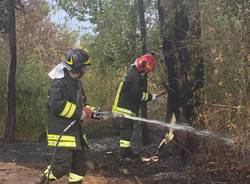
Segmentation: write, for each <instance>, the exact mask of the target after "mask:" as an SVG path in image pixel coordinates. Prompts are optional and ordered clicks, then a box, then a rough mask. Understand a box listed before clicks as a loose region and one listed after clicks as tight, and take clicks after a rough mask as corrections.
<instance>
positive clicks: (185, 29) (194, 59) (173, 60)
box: [158, 0, 204, 154]
mask: <svg viewBox="0 0 250 184" xmlns="http://www.w3.org/2000/svg"><path fill="white" fill-rule="evenodd" d="M158 11H159V19H160V27H161V35H162V45H163V54H164V60H165V64H166V67H167V76H168V83H169V87H170V89H171V90H169V93H168V102H167V113H166V119H167V121H169V120H170V118H171V117H172V114H175V116H176V118H177V121H178V120H179V121H186V122H189V123H191V122H192V121H193V119H194V117H195V111H194V109H195V106H196V105H197V104H198V103H197V98H196V99H195V97H196V95H195V92H196V91H197V90H198V89H200V88H201V87H202V86H203V80H204V79H203V78H204V76H203V75H204V72H203V59H202V56H201V49H200V48H199V40H200V36H201V28H200V17H199V8H198V2H197V1H196V0H176V1H170V0H158ZM191 46H192V47H191ZM181 117H184V119H181ZM179 135H180V136H179V137H180V139H181V141H180V142H181V143H182V144H183V145H184V146H186V144H187V143H188V135H187V134H186V133H181V134H179ZM184 152H185V151H184V150H182V153H184ZM182 153H181V154H182Z"/></svg>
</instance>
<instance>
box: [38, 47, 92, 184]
mask: <svg viewBox="0 0 250 184" xmlns="http://www.w3.org/2000/svg"><path fill="white" fill-rule="evenodd" d="M90 64H91V62H90V59H89V56H88V54H87V52H85V51H84V50H82V49H72V50H70V51H69V52H68V53H67V54H66V56H65V60H64V61H63V62H62V63H60V64H59V65H57V66H56V67H55V68H54V69H53V70H52V71H51V72H50V73H49V76H50V77H51V78H52V79H54V80H53V82H52V85H51V86H50V88H49V92H48V103H47V109H48V123H47V139H48V140H47V141H48V146H49V147H55V146H56V144H57V141H58V138H59V135H60V134H61V133H62V131H63V130H64V129H65V127H67V126H68V125H69V124H70V123H71V122H72V121H74V120H76V121H77V123H75V124H74V125H73V126H72V127H71V128H70V129H69V130H68V131H67V132H66V133H65V134H64V135H63V136H62V137H61V139H60V141H59V144H58V149H57V152H56V155H55V162H54V163H53V165H52V168H50V165H49V166H48V168H47V169H46V170H45V171H44V173H43V176H42V177H41V178H40V179H39V181H37V184H43V183H45V181H46V180H49V182H52V181H54V180H57V179H59V178H61V177H62V176H64V175H65V174H68V180H69V183H70V184H80V183H82V181H83V179H84V176H85V172H86V170H85V151H84V149H86V147H87V143H86V137H85V134H84V132H83V129H82V126H81V120H85V119H89V118H91V117H92V115H93V107H91V106H88V105H86V103H87V98H86V95H85V92H84V89H83V88H82V86H81V81H80V78H81V77H82V76H83V75H84V74H85V73H86V71H87V68H88V66H89V65H90ZM49 168H50V169H51V170H50V174H49V176H48V171H49ZM47 178H48V179H47Z"/></svg>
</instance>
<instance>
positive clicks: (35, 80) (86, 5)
mask: <svg viewBox="0 0 250 184" xmlns="http://www.w3.org/2000/svg"><path fill="white" fill-rule="evenodd" d="M11 2H13V1H7V0H1V1H0V31H1V33H0V56H1V57H0V76H1V77H0V98H1V99H2V100H1V101H0V113H1V116H0V136H1V137H4V135H5V133H4V132H5V125H6V124H7V125H9V124H8V122H9V121H14V120H10V119H8V117H13V116H9V114H8V113H9V111H8V108H7V107H8V100H7V95H8V93H7V92H8V89H9V88H10V87H11V86H10V85H13V83H10V85H8V83H7V81H9V79H8V76H9V74H10V72H14V70H13V68H12V70H11V71H10V70H9V64H10V60H11V59H13V52H11V51H13V49H10V48H13V45H12V44H11V43H12V42H11V40H13V37H12V36H13V34H14V33H13V31H11V29H10V28H11V25H13V24H11V21H13V19H11V14H10V11H8V8H9V10H12V11H13V10H15V11H16V12H15V13H16V16H15V18H16V47H17V50H16V52H17V65H16V67H17V70H16V94H15V96H13V98H15V97H16V118H15V119H16V128H15V134H16V136H15V137H16V139H18V140H24V141H33V140H38V137H39V135H40V134H41V133H42V132H44V125H45V123H46V99H47V90H48V87H49V84H50V82H51V81H50V80H49V78H48V76H47V72H48V71H49V70H50V69H51V68H52V67H53V66H54V65H55V64H56V63H59V62H61V60H62V59H63V56H64V53H65V52H66V51H67V50H68V49H70V48H72V47H74V46H76V45H78V46H81V47H83V48H86V49H87V50H88V51H89V54H90V56H91V58H92V60H93V66H92V67H91V71H90V73H89V75H87V76H86V78H85V79H84V81H83V82H84V87H85V88H86V91H87V95H88V97H89V101H90V103H92V104H94V105H101V104H104V105H103V108H104V109H106V110H110V109H111V106H112V103H113V99H114V94H115V90H116V86H117V84H118V82H119V80H120V78H121V76H122V75H123V73H124V72H125V71H126V70H127V68H128V67H129V65H130V64H131V63H132V62H133V61H134V60H135V58H136V57H137V56H139V55H141V54H142V53H145V52H146V51H154V52H156V53H157V59H158V66H157V72H156V73H154V74H152V75H149V76H148V89H149V91H152V92H157V91H160V90H161V89H164V85H163V84H165V85H168V97H167V98H166V99H165V100H162V101H159V102H157V103H151V104H149V105H148V109H149V110H148V117H149V118H153V119H159V120H164V121H168V120H169V118H170V116H171V115H172V113H175V114H176V116H177V118H178V119H181V120H182V121H186V122H187V123H189V124H191V125H192V126H193V127H195V128H199V129H208V130H209V131H212V132H214V133H218V134H220V135H224V136H227V137H231V138H234V139H235V140H237V143H236V144H235V146H234V147H233V149H235V151H236V153H237V154H238V155H240V156H242V157H246V156H247V155H249V154H247V153H248V152H249V150H250V147H249V145H250V144H249V140H250V44H249V43H250V2H249V0H175V1H169V0H156V1H153V0H144V1H142V0H126V1H124V0H109V1H107V0H87V1H81V0H72V1H66V0H59V1H55V2H56V4H57V6H56V7H55V6H50V4H49V3H48V2H47V1H45V0H36V1H32V0H26V1H16V4H15V8H13V4H9V3H11ZM142 5H143V7H142ZM58 7H60V8H62V9H64V10H65V11H66V12H67V13H68V14H69V15H70V16H71V17H75V18H77V19H78V20H79V21H86V20H88V21H90V23H91V24H92V25H93V26H94V29H93V33H83V34H80V33H82V31H81V30H79V31H77V30H76V31H72V30H70V29H69V28H68V27H67V26H66V25H58V24H56V23H54V22H52V21H51V19H50V13H51V12H53V11H54V10H55V8H58ZM144 11H145V12H144ZM139 12H140V13H139ZM8 13H9V14H8ZM143 14H144V16H143ZM12 15H13V14H12ZM12 18H13V16H12ZM14 57H15V56H14ZM14 59H15V58H14ZM12 66H13V65H12ZM10 68H11V67H10ZM12 87H13V86H12ZM8 96H9V95H8ZM10 102H12V103H14V101H10ZM9 105H11V104H9ZM12 105H15V104H12ZM144 113H145V111H144ZM7 127H8V126H7ZM105 128H106V129H105ZM111 128H112V126H111V125H110V124H109V123H105V122H103V123H96V124H94V125H92V126H91V127H89V128H88V131H89V134H90V135H92V136H93V134H99V133H100V132H101V133H100V134H105V133H106V132H108V133H110V132H112V131H110V129H111ZM144 128H145V127H144ZM104 130H105V131H104ZM97 132H98V133H97ZM103 132H105V133H103ZM145 139H147V138H145ZM147 141H148V140H146V142H147ZM207 148H208V151H209V153H213V152H214V151H217V152H218V153H219V152H220V148H219V147H217V146H216V144H215V143H214V142H207Z"/></svg>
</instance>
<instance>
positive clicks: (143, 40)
mask: <svg viewBox="0 0 250 184" xmlns="http://www.w3.org/2000/svg"><path fill="white" fill-rule="evenodd" d="M138 11H139V12H138V13H139V20H140V21H139V23H140V32H141V54H146V53H147V42H146V37H147V36H146V26H145V15H144V12H145V10H144V2H143V0H138ZM147 82H148V80H147V75H145V76H144V80H143V90H144V91H147ZM141 116H142V117H143V118H147V103H142V104H141ZM141 129H142V142H143V144H144V145H147V144H148V142H149V136H148V127H147V124H145V123H143V122H142V123H141Z"/></svg>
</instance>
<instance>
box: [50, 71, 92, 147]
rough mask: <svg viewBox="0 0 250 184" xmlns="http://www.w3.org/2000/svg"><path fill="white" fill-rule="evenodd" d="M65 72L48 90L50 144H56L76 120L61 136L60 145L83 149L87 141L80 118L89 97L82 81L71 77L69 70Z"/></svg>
mask: <svg viewBox="0 0 250 184" xmlns="http://www.w3.org/2000/svg"><path fill="white" fill-rule="evenodd" d="M64 72H65V75H64V77H63V78H61V79H55V80H54V81H53V82H52V85H51V86H50V88H49V92H48V103H47V109H48V123H47V139H48V146H56V143H57V141H58V138H59V136H60V134H61V133H62V132H63V130H64V129H65V128H66V127H67V126H68V125H69V124H70V123H71V122H73V121H74V120H76V121H77V122H76V123H75V124H74V125H73V126H72V127H71V128H70V129H69V130H68V131H67V132H66V133H65V134H64V135H63V136H62V137H61V139H60V141H59V144H58V146H59V147H65V148H71V149H82V147H83V146H84V144H85V143H86V141H85V140H84V138H85V135H84V133H83V130H82V126H81V124H80V118H81V115H82V108H83V106H85V104H86V101H87V99H86V96H85V93H84V90H83V88H82V87H81V81H80V80H79V79H73V78H72V77H70V75H69V73H68V71H66V70H65V71H64Z"/></svg>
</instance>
